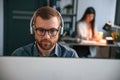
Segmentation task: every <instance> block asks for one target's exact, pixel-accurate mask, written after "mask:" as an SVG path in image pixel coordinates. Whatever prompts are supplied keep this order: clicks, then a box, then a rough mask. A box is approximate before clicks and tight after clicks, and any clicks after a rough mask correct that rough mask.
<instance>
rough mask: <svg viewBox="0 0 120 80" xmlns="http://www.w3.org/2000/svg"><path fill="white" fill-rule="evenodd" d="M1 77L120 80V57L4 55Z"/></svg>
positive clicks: (14, 79)
mask: <svg viewBox="0 0 120 80" xmlns="http://www.w3.org/2000/svg"><path fill="white" fill-rule="evenodd" d="M0 80H120V60H112V59H86V58H84V59H83V58H48V57H47V58H41V57H0Z"/></svg>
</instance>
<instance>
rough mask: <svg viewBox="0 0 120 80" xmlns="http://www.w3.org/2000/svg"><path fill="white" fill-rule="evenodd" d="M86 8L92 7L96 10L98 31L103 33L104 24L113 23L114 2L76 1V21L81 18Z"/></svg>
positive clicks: (106, 0) (96, 0) (100, 0)
mask: <svg viewBox="0 0 120 80" xmlns="http://www.w3.org/2000/svg"><path fill="white" fill-rule="evenodd" d="M88 6H93V7H94V8H95V10H96V25H97V29H98V30H99V31H103V30H102V27H103V25H104V24H105V22H107V21H111V22H112V23H114V18H115V10H116V0H78V14H77V20H79V19H80V18H81V17H82V15H83V13H84V11H85V9H86V8H87V7H88Z"/></svg>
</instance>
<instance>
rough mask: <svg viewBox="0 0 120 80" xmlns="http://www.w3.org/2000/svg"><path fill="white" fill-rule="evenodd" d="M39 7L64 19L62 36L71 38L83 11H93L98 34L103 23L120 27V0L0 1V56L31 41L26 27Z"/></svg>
mask: <svg viewBox="0 0 120 80" xmlns="http://www.w3.org/2000/svg"><path fill="white" fill-rule="evenodd" d="M42 6H51V7H54V8H56V9H57V10H58V11H59V12H60V13H61V14H62V17H63V19H64V24H65V27H64V32H66V36H73V35H74V32H75V29H76V28H75V25H76V22H77V21H78V20H79V19H80V18H81V17H82V15H83V13H84V11H85V9H86V8H87V7H89V6H93V7H94V8H95V10H96V25H97V29H98V31H102V32H104V30H103V26H104V25H105V23H106V22H108V21H110V22H111V23H112V24H116V25H119V26H120V15H119V14H120V0H0V55H1V56H2V55H4V56H9V55H11V53H12V52H13V51H14V50H15V49H16V48H19V47H21V46H23V45H26V44H28V43H30V42H33V41H34V36H33V35H30V32H29V27H30V26H29V24H30V19H31V17H32V15H33V13H34V11H35V10H36V9H37V8H39V7H42Z"/></svg>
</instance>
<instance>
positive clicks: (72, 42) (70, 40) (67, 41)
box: [60, 37, 117, 58]
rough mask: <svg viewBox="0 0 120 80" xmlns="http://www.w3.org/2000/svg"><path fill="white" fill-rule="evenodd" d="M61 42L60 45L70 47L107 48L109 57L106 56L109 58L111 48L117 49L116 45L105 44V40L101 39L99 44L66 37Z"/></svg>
mask: <svg viewBox="0 0 120 80" xmlns="http://www.w3.org/2000/svg"><path fill="white" fill-rule="evenodd" d="M62 40H63V42H60V43H61V44H63V45H67V46H70V47H71V46H98V47H109V55H108V57H109V58H111V47H117V44H116V43H114V44H107V42H106V40H105V39H102V40H100V41H99V42H96V41H88V40H78V39H77V38H70V37H66V38H63V39H62ZM64 41H65V42H64ZM78 41H79V42H78Z"/></svg>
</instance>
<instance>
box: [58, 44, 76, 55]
mask: <svg viewBox="0 0 120 80" xmlns="http://www.w3.org/2000/svg"><path fill="white" fill-rule="evenodd" d="M58 47H59V49H60V50H61V52H62V54H66V55H67V56H71V57H78V55H77V52H76V51H75V50H74V49H72V48H70V47H69V46H66V45H63V44H60V43H58Z"/></svg>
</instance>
